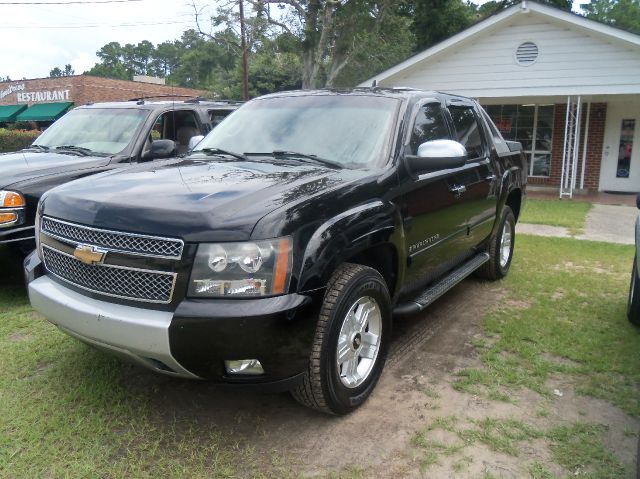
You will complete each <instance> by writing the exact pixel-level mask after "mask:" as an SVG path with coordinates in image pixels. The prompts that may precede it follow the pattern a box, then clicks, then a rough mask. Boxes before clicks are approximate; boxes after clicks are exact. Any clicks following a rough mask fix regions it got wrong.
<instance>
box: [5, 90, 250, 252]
mask: <svg viewBox="0 0 640 479" xmlns="http://www.w3.org/2000/svg"><path fill="white" fill-rule="evenodd" d="M238 106H239V103H238V102H228V101H201V100H198V99H194V100H187V101H147V100H144V99H139V100H133V101H127V102H117V103H95V104H91V105H84V106H80V107H78V108H75V109H74V110H72V111H71V112H69V113H67V114H66V115H65V116H63V117H62V118H60V119H59V120H58V121H56V122H55V123H54V124H53V125H51V126H50V127H49V128H48V129H47V130H45V131H44V132H43V133H42V135H40V136H39V137H38V138H37V139H36V141H34V143H33V145H31V146H30V147H29V148H25V149H24V150H21V151H18V152H15V153H5V154H2V155H0V245H1V244H7V245H11V246H17V247H18V248H20V249H21V250H23V251H25V252H30V251H32V250H33V248H34V247H35V242H34V233H33V222H34V218H35V212H36V205H37V204H38V200H39V199H40V197H41V196H42V194H43V193H44V192H45V191H47V190H48V189H50V188H53V187H54V186H57V185H60V184H62V183H66V182H68V181H71V180H74V179H76V178H80V177H83V176H88V175H92V174H95V173H98V172H101V171H105V170H109V169H114V168H120V167H123V166H128V165H130V164H131V163H141V162H146V161H151V160H157V159H159V158H167V157H170V156H175V155H178V154H184V153H186V152H187V150H188V144H189V141H190V140H191V138H193V137H201V136H202V135H206V134H207V133H208V132H209V131H210V130H211V128H212V127H213V126H215V124H217V123H219V122H220V120H221V119H222V118H223V117H225V116H226V115H228V114H229V113H231V112H232V111H233V110H235V109H236V108H237V107H238Z"/></svg>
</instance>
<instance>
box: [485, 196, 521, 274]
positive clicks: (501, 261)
mask: <svg viewBox="0 0 640 479" xmlns="http://www.w3.org/2000/svg"><path fill="white" fill-rule="evenodd" d="M515 238H516V218H515V216H514V215H513V211H511V208H510V207H509V206H507V205H505V206H504V208H502V213H501V214H500V223H499V226H498V230H497V232H496V234H495V235H494V236H492V237H491V239H490V240H489V246H488V248H487V253H489V261H488V262H486V263H485V264H483V265H482V266H481V267H480V268H478V270H477V271H476V274H477V276H479V277H481V278H485V279H489V280H492V281H495V280H497V279H501V278H504V277H505V276H506V275H507V273H508V272H509V267H510V266H511V259H512V258H513V246H514V244H515Z"/></svg>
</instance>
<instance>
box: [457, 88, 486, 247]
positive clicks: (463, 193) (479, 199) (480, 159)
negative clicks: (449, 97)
mask: <svg viewBox="0 0 640 479" xmlns="http://www.w3.org/2000/svg"><path fill="white" fill-rule="evenodd" d="M447 110H448V111H449V114H450V117H451V124H452V127H453V136H454V138H453V139H454V140H456V141H458V142H460V143H462V145H463V146H464V147H465V148H466V149H467V154H468V156H469V159H468V160H467V164H466V165H465V167H464V168H463V169H462V170H461V171H459V172H458V174H457V175H456V177H455V180H456V186H455V187H456V189H457V195H458V204H459V205H460V206H459V207H460V208H461V209H462V210H463V211H461V212H460V213H461V215H463V216H464V217H465V218H466V227H467V235H466V237H465V247H466V248H474V247H476V246H478V245H479V244H480V243H482V241H483V240H485V239H486V238H487V237H488V236H489V234H490V233H491V228H492V227H493V222H494V220H495V215H496V205H497V185H498V178H497V175H496V173H495V171H494V166H493V164H492V161H491V154H492V152H491V142H490V141H489V140H488V139H487V136H486V135H487V133H486V132H485V129H484V128H483V127H482V125H483V123H482V120H481V118H480V111H479V110H478V109H477V107H476V105H475V104H474V103H473V102H470V101H468V102H467V101H459V100H457V99H456V100H453V101H450V102H449V103H448V104H447Z"/></svg>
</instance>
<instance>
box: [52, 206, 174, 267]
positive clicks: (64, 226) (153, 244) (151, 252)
mask: <svg viewBox="0 0 640 479" xmlns="http://www.w3.org/2000/svg"><path fill="white" fill-rule="evenodd" d="M40 228H41V231H42V232H43V233H45V234H47V235H49V236H54V237H57V238H59V239H62V240H67V241H71V242H75V243H85V244H91V245H95V246H103V247H105V248H109V249H110V250H112V251H120V252H124V253H131V254H139V255H144V256H154V257H158V258H172V259H180V258H181V256H182V248H183V247H184V243H183V242H182V240H179V239H171V238H158V237H155V236H147V235H139V234H132V233H123V232H119V231H110V230H103V229H98V228H90V227H88V226H83V225H77V224H73V223H67V222H66V221H60V220H55V219H53V218H48V217H46V216H45V217H43V218H42V221H41V225H40Z"/></svg>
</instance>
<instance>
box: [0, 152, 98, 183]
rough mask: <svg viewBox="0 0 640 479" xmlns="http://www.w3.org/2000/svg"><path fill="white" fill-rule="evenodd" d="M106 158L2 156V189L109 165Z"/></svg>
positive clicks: (30, 154)
mask: <svg viewBox="0 0 640 479" xmlns="http://www.w3.org/2000/svg"><path fill="white" fill-rule="evenodd" d="M109 161H110V158H108V157H104V156H80V155H78V154H75V153H57V152H52V151H42V152H40V151H35V150H33V151H32V150H22V151H16V152H14V153H4V154H0V188H6V187H10V186H11V185H14V184H18V183H21V182H23V181H27V180H33V179H34V178H38V177H41V176H49V175H54V174H60V173H65V172H68V171H75V170H81V169H85V168H95V167H97V166H102V165H106V164H108V163H109Z"/></svg>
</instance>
